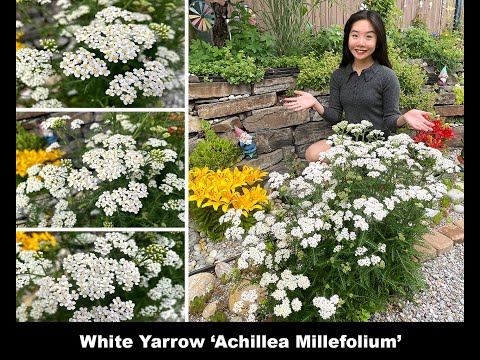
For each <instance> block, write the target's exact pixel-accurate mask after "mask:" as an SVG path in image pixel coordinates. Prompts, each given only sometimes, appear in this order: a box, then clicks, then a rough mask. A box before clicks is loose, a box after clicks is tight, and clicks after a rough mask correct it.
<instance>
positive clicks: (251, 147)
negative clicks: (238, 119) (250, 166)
mask: <svg viewBox="0 0 480 360" xmlns="http://www.w3.org/2000/svg"><path fill="white" fill-rule="evenodd" d="M234 130H235V135H237V138H238V144H239V145H240V147H241V148H242V149H243V153H244V154H245V157H246V159H247V160H250V159H254V158H256V157H257V146H256V145H255V143H254V142H253V136H252V135H250V134H248V133H247V132H245V131H243V130H242V129H240V128H239V127H237V126H235V125H234Z"/></svg>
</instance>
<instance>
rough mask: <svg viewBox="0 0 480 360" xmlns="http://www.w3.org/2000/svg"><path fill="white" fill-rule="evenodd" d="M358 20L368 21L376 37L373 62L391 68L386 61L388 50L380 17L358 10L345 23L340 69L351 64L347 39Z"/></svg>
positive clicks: (370, 11)
mask: <svg viewBox="0 0 480 360" xmlns="http://www.w3.org/2000/svg"><path fill="white" fill-rule="evenodd" d="M358 20H368V21H370V24H372V26H373V29H374V30H375V34H376V35H377V45H376V49H375V51H374V52H373V54H372V57H373V59H374V60H378V62H379V63H380V64H381V65H384V66H386V67H389V68H390V69H391V68H392V64H390V60H388V49H387V35H386V33H385V25H384V24H383V20H382V18H381V17H380V15H379V14H378V13H377V12H376V11H373V10H360V11H357V12H356V13H355V14H353V15H352V16H350V18H349V19H348V20H347V22H346V23H345V29H344V34H343V55H342V61H341V62H340V67H345V66H347V64H348V63H353V60H354V57H353V54H352V53H351V52H350V50H349V49H348V38H349V37H350V31H351V30H352V26H353V24H354V23H355V22H357V21H358Z"/></svg>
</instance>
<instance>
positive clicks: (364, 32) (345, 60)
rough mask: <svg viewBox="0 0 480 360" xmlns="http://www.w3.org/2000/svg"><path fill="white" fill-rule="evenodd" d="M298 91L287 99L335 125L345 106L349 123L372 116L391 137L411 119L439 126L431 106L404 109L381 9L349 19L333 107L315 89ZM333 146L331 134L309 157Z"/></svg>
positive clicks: (416, 124) (421, 125)
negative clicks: (431, 119)
mask: <svg viewBox="0 0 480 360" xmlns="http://www.w3.org/2000/svg"><path fill="white" fill-rule="evenodd" d="M294 92H295V94H297V95H298V96H297V97H293V98H285V99H284V101H285V103H284V106H285V107H286V108H288V109H292V110H297V111H298V110H303V109H307V108H311V107H313V108H314V109H315V110H317V112H318V113H319V114H320V115H321V116H322V117H323V118H324V119H325V120H327V121H328V122H329V123H331V124H332V125H333V124H336V123H338V122H339V121H341V120H342V114H343V112H345V120H347V121H348V122H349V123H359V122H360V121H362V120H368V121H370V122H371V123H372V124H373V127H374V128H375V129H378V130H381V131H383V132H384V134H385V136H386V137H388V136H389V135H390V134H391V133H395V132H396V131H397V128H398V127H400V126H403V125H405V124H409V125H410V126H411V127H412V128H413V129H416V130H425V131H429V130H432V127H433V123H432V122H430V121H428V120H427V119H426V118H425V117H424V116H431V115H432V113H430V112H427V111H421V110H416V109H413V110H410V111H408V112H407V113H405V114H403V115H401V113H400V110H399V104H400V83H399V81H398V78H397V76H396V75H395V73H394V72H393V70H392V65H391V64H390V61H389V59H388V52H387V37H386V33H385V25H384V24H383V21H382V19H381V17H380V15H379V14H378V13H377V12H375V11H371V10H361V11H358V12H356V13H355V14H353V15H352V16H350V18H349V19H348V21H347V23H346V24H345V30H344V36H343V56H342V61H341V63H340V67H339V68H338V69H337V70H335V71H334V73H333V74H332V78H331V80H330V100H329V104H330V105H329V107H324V106H323V105H322V104H320V103H319V102H318V100H317V99H316V98H315V97H314V96H313V95H311V94H310V93H307V92H303V91H294ZM329 148H330V145H328V144H327V142H326V140H320V141H318V142H316V143H314V144H312V145H310V146H309V147H308V149H307V151H306V152H305V159H306V160H307V161H318V156H319V153H320V152H322V151H327V150H328V149H329Z"/></svg>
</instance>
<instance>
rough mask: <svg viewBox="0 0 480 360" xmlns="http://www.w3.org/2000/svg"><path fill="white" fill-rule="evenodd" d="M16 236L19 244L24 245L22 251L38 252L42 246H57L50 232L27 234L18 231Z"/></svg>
mask: <svg viewBox="0 0 480 360" xmlns="http://www.w3.org/2000/svg"><path fill="white" fill-rule="evenodd" d="M16 235H17V236H16V240H17V242H18V243H22V246H21V248H22V250H33V251H38V250H40V245H44V246H45V247H46V248H48V247H49V246H55V245H57V242H56V241H55V238H54V237H53V235H52V234H50V233H48V232H43V233H25V232H23V231H17V233H16Z"/></svg>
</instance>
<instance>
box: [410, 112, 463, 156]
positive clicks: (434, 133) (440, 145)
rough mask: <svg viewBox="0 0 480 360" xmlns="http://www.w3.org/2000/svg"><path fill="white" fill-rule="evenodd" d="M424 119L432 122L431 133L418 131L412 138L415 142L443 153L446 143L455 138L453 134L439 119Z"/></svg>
mask: <svg viewBox="0 0 480 360" xmlns="http://www.w3.org/2000/svg"><path fill="white" fill-rule="evenodd" d="M425 118H426V119H428V120H430V121H431V122H433V124H434V125H433V130H431V131H423V130H422V131H418V132H417V135H416V136H415V137H414V138H413V140H414V141H415V142H423V143H425V145H427V146H429V147H432V148H434V149H438V150H440V151H444V150H445V149H446V148H447V144H446V141H447V140H449V139H451V138H454V137H455V132H454V131H453V129H452V128H450V125H448V124H445V122H444V121H443V120H442V119H440V118H436V119H433V120H432V119H429V118H428V117H425Z"/></svg>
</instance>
